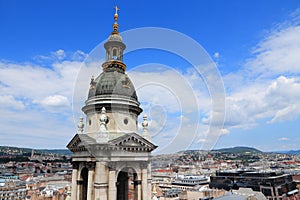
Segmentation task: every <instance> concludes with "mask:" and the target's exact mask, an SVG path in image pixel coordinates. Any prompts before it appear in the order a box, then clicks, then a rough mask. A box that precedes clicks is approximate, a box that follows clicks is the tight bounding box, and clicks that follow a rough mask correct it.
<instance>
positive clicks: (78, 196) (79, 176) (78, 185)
mask: <svg viewBox="0 0 300 200" xmlns="http://www.w3.org/2000/svg"><path fill="white" fill-rule="evenodd" d="M80 165H82V164H80ZM79 168H80V166H79V165H78V169H79ZM80 181H81V171H78V173H77V180H76V183H77V188H76V190H77V191H76V196H77V200H80V190H81V188H82V186H81V184H80Z"/></svg>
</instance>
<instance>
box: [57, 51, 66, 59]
mask: <svg viewBox="0 0 300 200" xmlns="http://www.w3.org/2000/svg"><path fill="white" fill-rule="evenodd" d="M54 55H55V56H56V57H57V58H58V59H59V60H62V59H64V58H65V57H66V53H65V51H64V50H62V49H59V50H57V51H55V53H54Z"/></svg>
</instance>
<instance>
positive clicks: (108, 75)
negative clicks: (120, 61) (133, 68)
mask: <svg viewBox="0 0 300 200" xmlns="http://www.w3.org/2000/svg"><path fill="white" fill-rule="evenodd" d="M98 95H118V96H126V97H129V98H131V99H134V100H136V101H137V100H138V99H137V95H136V91H135V88H134V86H133V84H132V82H131V80H130V79H129V78H128V76H127V74H125V73H122V72H119V71H105V72H102V73H101V74H100V75H99V76H98V77H97V78H96V79H95V81H93V83H92V87H91V89H90V91H89V98H91V97H96V96H98Z"/></svg>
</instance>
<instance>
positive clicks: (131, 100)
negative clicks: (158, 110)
mask: <svg viewBox="0 0 300 200" xmlns="http://www.w3.org/2000/svg"><path fill="white" fill-rule="evenodd" d="M118 26H119V25H118V8H117V7H116V13H115V15H114V24H113V31H112V33H111V34H110V36H109V38H108V40H107V42H106V43H105V44H104V48H105V50H106V61H105V62H104V63H103V64H102V69H103V72H102V73H101V74H100V75H99V76H98V77H97V78H94V77H92V78H91V82H90V88H89V92H88V99H87V100H86V102H85V105H84V106H83V108H82V111H83V112H84V113H85V114H86V123H85V124H86V125H85V124H84V123H83V118H81V119H80V122H79V124H78V132H77V134H76V135H75V136H74V137H73V139H72V140H71V141H70V142H69V144H68V145H67V147H68V149H69V150H71V151H72V152H73V155H72V165H73V172H72V190H71V199H72V200H116V199H118V200H130V199H132V200H149V199H151V165H150V156H151V152H152V151H153V150H154V149H155V148H157V146H155V145H154V144H152V143H151V142H150V138H149V135H148V132H147V127H148V122H147V117H146V116H144V118H143V120H144V121H143V123H142V126H143V133H142V134H141V135H140V134H138V133H137V130H138V116H139V115H140V113H141V112H142V109H141V108H140V103H139V101H138V97H137V95H136V91H135V88H134V85H133V83H132V82H131V80H130V78H129V77H128V75H127V74H126V65H125V63H124V62H123V52H124V50H125V48H126V46H125V44H124V43H123V39H122V37H121V35H120V33H119V31H118ZM84 126H85V131H84Z"/></svg>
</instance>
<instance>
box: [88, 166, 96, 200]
mask: <svg viewBox="0 0 300 200" xmlns="http://www.w3.org/2000/svg"><path fill="white" fill-rule="evenodd" d="M87 168H88V170H89V173H88V185H87V200H93V193H94V192H93V190H94V188H93V186H94V173H95V164H94V163H92V162H90V163H87Z"/></svg>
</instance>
